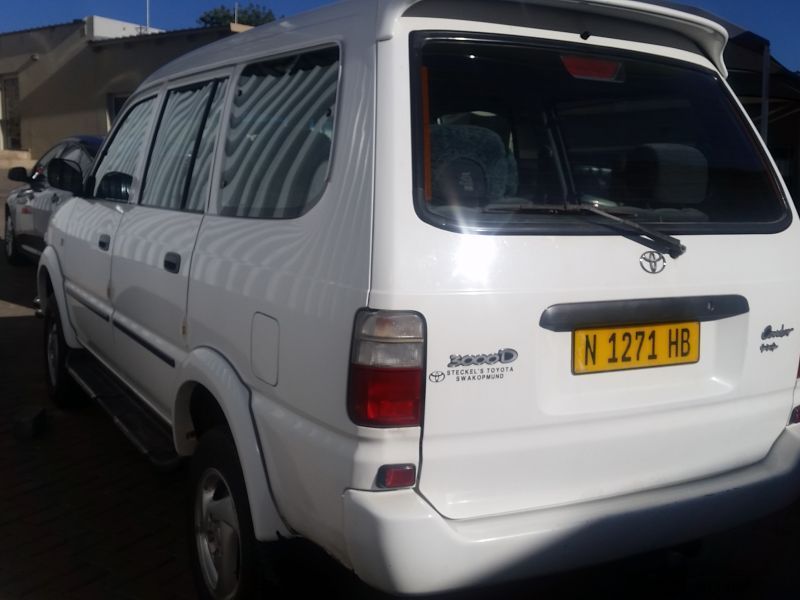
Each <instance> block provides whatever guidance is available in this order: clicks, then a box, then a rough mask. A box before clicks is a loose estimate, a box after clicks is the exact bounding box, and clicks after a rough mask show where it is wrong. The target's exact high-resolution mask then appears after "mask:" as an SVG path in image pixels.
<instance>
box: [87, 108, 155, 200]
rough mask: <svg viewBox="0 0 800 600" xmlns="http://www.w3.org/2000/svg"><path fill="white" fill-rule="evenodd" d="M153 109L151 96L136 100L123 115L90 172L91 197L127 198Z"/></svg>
mask: <svg viewBox="0 0 800 600" xmlns="http://www.w3.org/2000/svg"><path fill="white" fill-rule="evenodd" d="M154 109H155V97H153V98H149V99H147V100H144V101H142V102H140V103H139V104H137V105H136V106H134V107H133V108H132V109H131V110H130V111H128V113H127V114H126V115H125V117H124V120H123V122H122V124H121V125H120V126H119V127H118V128H117V131H116V133H115V134H114V138H113V139H112V140H111V143H110V144H109V145H108V146H107V147H106V149H105V151H104V152H103V155H102V157H101V158H100V161H99V163H98V165H97V169H96V170H95V172H94V176H93V178H92V184H91V186H92V187H91V189H92V192H93V193H92V195H93V196H94V197H95V198H101V199H108V200H117V201H122V202H127V201H128V195H129V193H130V188H131V185H132V184H133V177H134V173H135V172H136V167H137V165H138V164H139V159H140V158H141V155H142V152H143V150H144V146H145V138H146V136H147V130H148V129H149V127H150V120H151V118H152V116H153V111H154Z"/></svg>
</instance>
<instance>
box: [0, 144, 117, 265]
mask: <svg viewBox="0 0 800 600" xmlns="http://www.w3.org/2000/svg"><path fill="white" fill-rule="evenodd" d="M102 143H103V138H102V137H97V136H90V135H80V136H74V137H69V138H66V139H63V140H61V141H59V142H58V143H57V144H56V145H55V146H53V147H52V148H50V149H49V150H48V151H47V152H45V153H44V154H43V155H42V157H41V158H40V159H39V160H38V161H36V164H35V165H34V166H33V169H31V171H30V173H29V172H28V171H27V170H26V169H25V168H24V167H14V168H12V169H10V170H9V172H8V178H9V179H10V180H12V181H18V182H20V183H24V184H25V185H23V186H20V187H18V188H16V189H14V190H12V191H11V193H10V194H9V195H8V197H7V198H6V199H5V229H4V238H3V239H4V241H5V244H4V249H5V254H6V260H7V261H8V262H9V263H10V264H15V265H16V264H21V263H23V262H24V259H25V258H26V257H27V258H33V259H36V260H38V258H39V256H41V253H42V250H43V249H44V246H45V244H44V234H45V231H47V225H48V223H49V222H50V215H51V214H52V213H53V211H54V210H56V209H57V208H58V207H59V206H60V205H61V204H62V203H63V202H64V200H65V199H67V198H69V196H70V195H71V194H70V193H69V192H67V191H65V190H61V189H58V188H56V187H52V186H50V185H49V183H48V181H47V176H46V174H47V166H48V164H49V163H50V160H51V159H53V158H61V159H62V160H66V161H69V162H72V163H74V164H75V165H76V166H78V167H79V168H80V169H83V170H87V169H88V168H89V167H90V166H91V164H92V161H93V160H94V157H95V155H96V154H97V151H98V150H99V148H100V144H102Z"/></svg>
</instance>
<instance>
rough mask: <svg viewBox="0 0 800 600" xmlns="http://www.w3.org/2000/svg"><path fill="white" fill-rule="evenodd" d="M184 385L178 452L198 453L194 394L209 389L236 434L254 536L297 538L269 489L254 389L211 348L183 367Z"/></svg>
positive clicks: (177, 412)
mask: <svg viewBox="0 0 800 600" xmlns="http://www.w3.org/2000/svg"><path fill="white" fill-rule="evenodd" d="M180 381H183V382H185V383H183V384H182V385H181V386H180V389H179V390H178V392H177V395H176V397H177V401H176V402H175V407H174V413H173V415H172V422H173V423H174V426H173V435H174V436H175V448H176V449H177V450H178V453H179V454H182V455H188V454H191V453H192V452H193V451H194V446H195V444H196V440H195V438H194V436H193V430H194V426H193V424H192V419H191V411H190V404H191V402H190V401H191V397H192V390H193V389H194V387H195V386H196V385H202V386H203V387H205V388H206V389H207V390H208V391H209V392H210V393H211V395H212V396H214V398H215V399H216V401H217V403H218V404H219V406H220V408H221V409H222V412H223V413H224V414H225V419H226V421H227V424H228V427H229V428H230V431H231V433H232V434H233V441H234V444H235V445H236V451H237V452H238V454H239V461H240V464H241V467H242V472H243V474H244V480H245V485H246V486H247V497H248V499H249V501H250V507H251V512H252V515H253V528H254V530H255V536H256V538H257V539H258V540H261V541H273V540H277V539H278V538H279V537H280V536H283V537H290V536H291V535H292V534H291V532H290V531H289V529H288V527H287V526H286V524H285V523H284V520H283V518H282V517H281V515H280V513H279V512H278V509H277V504H276V502H275V500H274V498H273V496H272V490H271V489H270V485H269V475H268V473H267V469H266V463H265V461H264V456H263V453H262V449H261V444H260V442H259V440H258V437H257V434H256V430H255V425H254V423H253V417H252V414H251V412H250V390H249V389H248V388H247V386H245V385H244V384H243V383H242V381H241V379H240V378H239V375H238V374H237V373H236V371H235V369H234V368H233V367H232V366H231V364H230V363H229V362H228V361H227V360H225V359H224V358H223V357H222V356H221V355H220V354H218V353H217V352H216V351H214V350H212V349H210V348H198V349H195V350H193V351H192V352H191V353H190V354H189V356H188V357H187V358H186V361H185V362H184V363H183V365H182V366H181V377H180Z"/></svg>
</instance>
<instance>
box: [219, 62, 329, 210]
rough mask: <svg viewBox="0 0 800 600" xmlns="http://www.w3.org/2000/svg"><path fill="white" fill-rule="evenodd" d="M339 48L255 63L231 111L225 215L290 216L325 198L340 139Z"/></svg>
mask: <svg viewBox="0 0 800 600" xmlns="http://www.w3.org/2000/svg"><path fill="white" fill-rule="evenodd" d="M338 78H339V49H338V48H327V49H324V50H318V51H315V52H309V53H306V54H301V55H298V56H293V57H289V58H283V59H280V60H274V61H267V62H261V63H256V64H252V65H248V66H247V67H246V68H245V69H244V70H243V71H242V74H241V75H240V76H239V80H238V81H237V83H236V86H237V87H236V93H235V96H234V99H233V106H232V107H231V114H230V116H229V124H228V134H227V137H226V140H225V156H224V163H223V172H222V193H221V196H220V206H219V213H220V214H221V215H228V216H236V217H255V218H268V219H291V218H295V217H299V216H300V215H302V214H303V213H305V212H306V211H308V210H309V209H310V208H311V207H312V206H314V204H316V202H317V201H318V200H319V198H320V196H322V192H323V190H324V188H325V183H326V179H327V174H328V164H329V162H330V157H331V149H332V142H333V123H334V111H335V108H336V94H337V89H336V88H337V84H338Z"/></svg>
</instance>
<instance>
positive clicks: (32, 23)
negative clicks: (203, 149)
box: [0, 0, 800, 70]
mask: <svg viewBox="0 0 800 600" xmlns="http://www.w3.org/2000/svg"><path fill="white" fill-rule="evenodd" d="M329 1H330V0H261V1H260V2H259V4H262V5H263V6H266V7H268V8H271V9H272V10H273V11H274V12H275V14H277V15H287V16H288V15H292V14H295V13H298V12H301V11H303V10H307V9H309V8H313V7H315V6H319V5H321V4H326V3H327V2H329ZM682 1H683V2H684V3H685V4H691V5H694V6H698V7H700V8H704V9H706V10H709V11H711V12H714V13H716V14H718V15H720V16H721V17H724V18H726V19H728V20H729V21H732V22H734V23H736V24H738V25H740V26H742V27H744V28H745V29H750V30H751V31H754V32H755V33H757V34H759V35H761V36H763V37H765V38H768V39H769V40H771V42H772V48H773V53H774V55H775V57H776V58H777V59H778V60H780V61H781V62H782V63H783V64H784V65H786V66H787V67H789V68H790V69H793V70H800V35H798V26H800V0H682ZM246 2H247V0H244V2H243V3H246ZM223 3H224V4H228V5H230V6H233V1H232V0H150V15H151V17H150V24H151V25H152V26H153V27H159V28H161V29H180V28H186V27H194V26H195V25H196V24H197V17H198V16H199V15H200V13H202V12H203V11H205V10H207V9H209V8H213V7H215V6H219V5H220V4H223ZM2 6H3V17H2V19H0V32H4V31H14V30H17V29H27V28H30V27H40V26H43V25H50V24H53V23H63V22H65V21H71V20H72V19H79V18H82V17H85V16H87V15H101V16H104V17H111V18H115V19H121V20H123V21H133V22H136V23H144V21H145V0H2Z"/></svg>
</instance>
